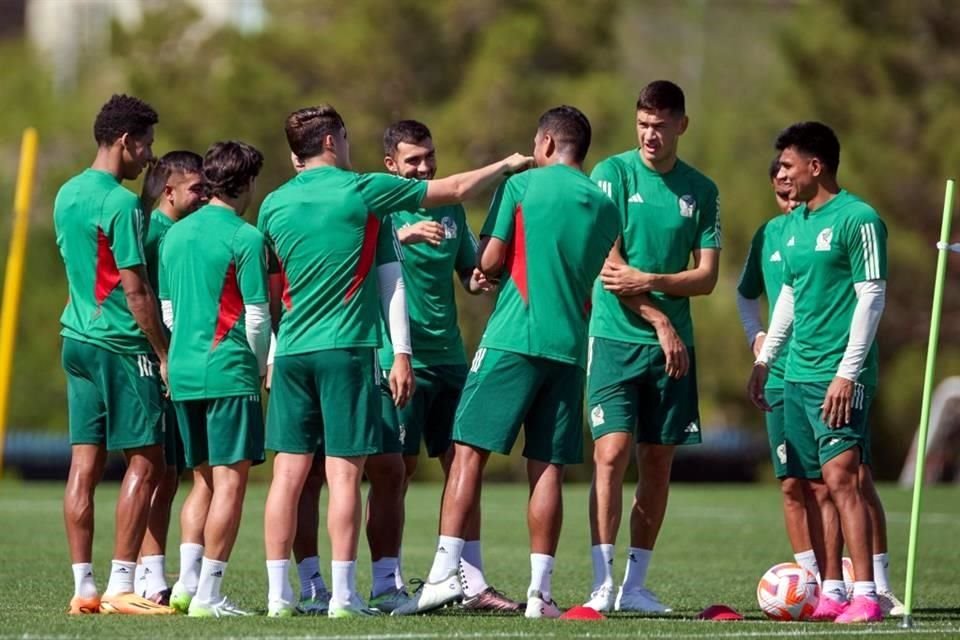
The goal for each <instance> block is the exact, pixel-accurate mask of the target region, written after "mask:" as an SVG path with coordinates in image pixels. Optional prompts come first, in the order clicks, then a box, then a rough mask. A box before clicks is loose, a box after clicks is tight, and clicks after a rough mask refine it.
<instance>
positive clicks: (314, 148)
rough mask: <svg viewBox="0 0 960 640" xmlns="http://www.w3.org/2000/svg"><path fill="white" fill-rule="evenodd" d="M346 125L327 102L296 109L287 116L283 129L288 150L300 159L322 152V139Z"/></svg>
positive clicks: (338, 131) (336, 132)
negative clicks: (288, 146)
mask: <svg viewBox="0 0 960 640" xmlns="http://www.w3.org/2000/svg"><path fill="white" fill-rule="evenodd" d="M345 128H346V127H345V126H344V124H343V118H341V117H340V114H339V113H337V110H336V109H334V108H333V107H332V106H330V105H328V104H321V105H319V106H316V107H306V108H304V109H297V110H296V111H294V112H293V113H291V114H290V115H289V116H287V122H286V125H285V126H284V129H285V130H286V132H287V143H288V144H289V145H290V151H292V152H293V153H294V155H296V156H297V157H298V158H300V159H301V160H306V159H307V158H313V157H315V156H318V155H320V154H321V153H323V141H324V139H325V138H326V137H327V136H328V135H329V136H335V135H337V134H338V133H340V131H341V130H342V129H345Z"/></svg>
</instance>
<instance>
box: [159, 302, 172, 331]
mask: <svg viewBox="0 0 960 640" xmlns="http://www.w3.org/2000/svg"><path fill="white" fill-rule="evenodd" d="M160 312H161V314H162V315H163V324H165V325H167V329H169V330H170V331H173V302H172V301H170V300H161V301H160Z"/></svg>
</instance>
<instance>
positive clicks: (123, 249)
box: [104, 188, 146, 269]
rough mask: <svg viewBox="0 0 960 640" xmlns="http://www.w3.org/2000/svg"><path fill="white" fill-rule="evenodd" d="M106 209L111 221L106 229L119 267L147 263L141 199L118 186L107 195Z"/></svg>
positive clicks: (127, 267) (123, 267)
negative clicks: (144, 253) (144, 248)
mask: <svg viewBox="0 0 960 640" xmlns="http://www.w3.org/2000/svg"><path fill="white" fill-rule="evenodd" d="M104 209H105V211H106V212H107V213H108V215H110V216H111V217H110V221H109V222H108V224H107V225H106V229H104V232H105V233H106V234H107V240H108V241H109V242H110V251H111V253H113V259H114V260H115V261H116V263H117V268H118V269H129V268H131V267H135V266H137V265H141V264H146V259H145V258H144V255H143V236H144V220H143V211H142V210H141V208H140V200H139V199H137V197H136V196H135V195H133V194H132V193H130V192H129V191H127V190H126V189H121V188H117V189H114V191H113V192H112V193H111V194H110V195H109V196H107V202H105V203H104Z"/></svg>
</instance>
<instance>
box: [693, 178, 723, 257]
mask: <svg viewBox="0 0 960 640" xmlns="http://www.w3.org/2000/svg"><path fill="white" fill-rule="evenodd" d="M720 244H721V243H720V192H719V191H718V190H717V188H716V186H714V185H713V184H711V185H710V189H709V190H708V191H707V192H706V196H705V198H704V202H703V204H702V205H701V206H700V217H699V219H698V220H697V248H699V249H719V248H720Z"/></svg>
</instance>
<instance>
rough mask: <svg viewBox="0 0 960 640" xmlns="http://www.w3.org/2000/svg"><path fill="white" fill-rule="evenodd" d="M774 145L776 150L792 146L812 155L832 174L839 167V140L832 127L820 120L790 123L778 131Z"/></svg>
mask: <svg viewBox="0 0 960 640" xmlns="http://www.w3.org/2000/svg"><path fill="white" fill-rule="evenodd" d="M774 146H775V147H776V149H777V151H783V150H784V149H789V148H790V147H793V148H795V149H796V150H797V151H799V152H800V153H802V154H804V155H808V156H813V157H814V158H816V159H817V160H819V161H820V162H822V163H823V165H824V166H825V167H826V168H827V171H829V172H830V173H832V174H836V173H837V170H838V169H839V168H840V140H839V139H838V138H837V134H835V133H834V132H833V129H831V128H830V127H828V126H827V125H825V124H823V123H822V122H814V121H808V122H798V123H796V124H792V125H790V126H789V127H787V128H786V129H784V130H783V131H781V132H780V135H778V136H777V141H776V143H775V144H774Z"/></svg>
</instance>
